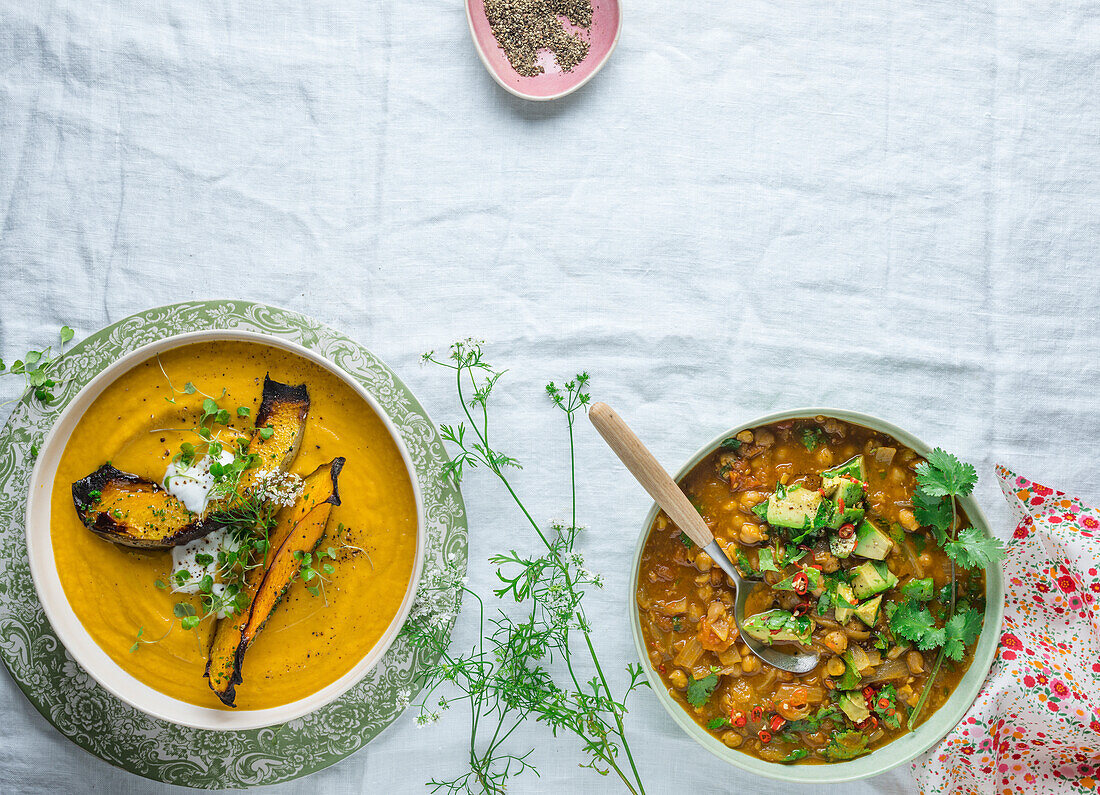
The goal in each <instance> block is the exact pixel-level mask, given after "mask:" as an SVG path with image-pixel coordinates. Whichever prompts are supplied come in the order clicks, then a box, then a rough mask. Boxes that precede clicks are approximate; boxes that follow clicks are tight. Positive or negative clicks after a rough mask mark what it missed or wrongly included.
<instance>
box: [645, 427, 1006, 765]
mask: <svg viewBox="0 0 1100 795" xmlns="http://www.w3.org/2000/svg"><path fill="white" fill-rule="evenodd" d="M819 415H823V416H826V417H834V418H836V419H838V420H843V421H845V422H850V423H852V424H855V425H863V426H865V427H868V428H871V429H872V430H876V431H879V432H881V433H886V434H889V435H890V436H892V437H894V438H895V439H897V440H898V441H899V442H901V443H902V444H904V445H906V446H907V447H910V448H912V449H913V450H914V451H916V452H917V453H918V454H919V455H922V456H927V455H928V453H930V452H931V451H932V448H931V447H929V446H928V445H927V444H925V443H924V442H922V441H921V440H920V439H918V438H917V437H916V436H914V435H913V434H911V433H909V432H908V431H904V430H902V429H901V428H899V427H897V426H896V425H893V424H892V423H889V422H886V421H885V420H881V419H879V418H878V417H872V416H871V415H869V414H860V413H858V412H855V411H845V410H843V409H827V408H802V409H791V410H790V411H783V412H779V413H777V414H769V415H767V416H766V417H760V418H758V419H755V420H752V421H751V422H746V423H744V424H743V425H738V426H737V427H736V428H732V429H731V430H728V431H726V432H725V433H723V434H721V435H720V436H717V437H715V438H714V439H713V440H712V441H711V442H710V443H708V444H706V445H704V446H703V447H702V448H700V449H699V451H698V452H696V453H695V455H693V456H692V457H691V459H690V460H688V462H687V463H686V464H684V466H683V467H681V468H680V471H679V472H677V473H676V476H675V480H676V481H677V482H679V481H680V480H682V479H683V478H684V477H685V476H686V475H687V474H688V473H689V472H691V470H693V469H694V468H695V467H696V465H698V464H699V462H700V461H702V460H703V459H704V458H706V457H707V456H708V455H710V454H711V453H713V452H714V451H715V450H717V449H718V446H719V444H721V442H722V440H723V439H726V438H728V437H730V436H733V435H735V434H737V433H739V432H740V431H743V430H746V429H749V428H757V427H759V426H761V425H768V424H770V423H773V422H782V421H783V420H789V419H795V418H800V417H816V416H819ZM959 502H960V504H961V505H962V507H963V508H964V509H965V511H966V515H967V516H968V517H969V518H970V522H971V524H972V525H973V526H974V527H977V528H978V529H980V530H982V531H983V532H985V533H986V534H987V535H988V534H989V523H988V522H987V521H986V518H985V514H983V513H982V509H981V508H980V507H979V506H978V503H977V502H975V500H974V498H973V497H964V498H962V499H960V500H959ZM658 510H659V508H658V506H657V505H656V504H654V505H653V507H652V508H650V510H649V513H648V514H647V515H646V518H645V524H644V525H642V532H641V534H640V535H639V537H638V542H637V544H636V545H635V548H634V561H633V564H632V565H631V569H630V584H631V588H630V629H631V631H632V633H633V635H634V648H635V650H636V651H637V652H638V657H639V658H640V659H641V663H642V669H643V670H644V671H645V673H646V677H647V678H648V679H649V685H650V688H651V689H652V690H653V692H654V693H655V694H656V695H657V700H658V701H660V702H661V706H663V707H664V708H665V710H667V712H668V714H669V715H671V716H672V719H673V720H674V721H675V722H676V723H677V724H678V725H679V726H680V728H681V729H683V730H684V732H685V733H687V734H688V735H689V736H690V737H691V738H692V739H693V740H695V741H696V742H697V743H699V744H700V745H701V746H703V747H704V748H706V749H707V750H708V751H710V752H711V753H712V754H714V755H715V756H717V757H719V758H720V759H723V760H725V761H726V762H729V763H730V764H732V765H734V766H736V767H739V768H742V769H743V770H747V771H749V772H750V773H756V774H758V775H761V776H767V777H768V778H774V779H779V780H781V781H788V782H793V783H800V784H825V783H830V782H831V783H838V782H842V781H855V780H857V779H861V778H867V777H869V776H876V775H878V774H879V773H885V772H886V771H887V770H890V769H891V768H894V767H897V766H898V765H901V764H905V763H906V762H910V761H912V760H913V759H914V758H916V757H917V756H919V755H920V754H922V753H924V752H925V751H927V750H928V749H929V748H931V747H932V746H933V745H935V744H936V743H937V742H939V741H940V739H941V738H943V736H944V735H945V734H947V732H949V731H951V729H952V728H953V727H954V726H955V724H957V723H958V722H959V721H960V720H961V719H962V717H963V715H965V714H966V711H967V710H968V709H970V705H971V704H973V703H974V699H976V698H977V697H978V691H979V690H981V687H982V683H984V682H985V677H986V675H987V674H988V673H989V668H990V666H991V665H992V664H993V657H994V655H995V654H996V651H997V641H998V640H999V638H1000V636H1001V620H1002V618H1003V617H1004V574H1003V572H1002V571H1001V566H1000V564H999V563H998V564H994V565H993V566H992V567H990V568H989V569H987V570H986V573H985V594H986V606H985V617H984V619H985V623H984V624H983V625H982V634H981V637H979V638H978V645H977V647H976V649H975V651H974V661H973V662H972V663H971V665H970V668H969V669H968V670H967V672H966V674H965V675H964V676H963V678H962V681H961V682H959V686H958V687H957V688H955V692H954V693H952V694H951V698H950V699H948V701H947V703H946V704H944V705H943V706H942V707H940V708H939V709H938V710H936V712H935V713H933V714H932V716H931V717H929V718H928V719H926V720H925V721H924V723H922V724H921V725H920V726H918V727H917V729H916V731H914V732H910V733H909V734H905V735H902V736H901V737H899V738H898V739H896V740H894V741H893V742H891V743H889V744H887V745H884V746H883V747H882V748H879V749H877V750H875V751H872V752H871V753H869V754H866V755H865V756H861V757H858V758H856V759H853V760H851V761H848V762H834V763H832V764H827V765H825V764H822V765H784V764H779V763H776V762H765V761H764V760H762V759H758V758H756V757H755V756H749V755H748V754H746V753H742V752H741V751H738V750H736V749H733V748H729V747H727V746H726V745H725V744H724V743H722V742H721V741H719V740H718V739H717V738H716V737H714V736H713V735H711V734H710V732H708V731H706V730H705V729H703V728H702V727H701V726H700V725H699V724H698V723H696V722H695V721H694V720H692V718H691V716H690V715H688V714H687V712H685V711H684V708H683V707H682V706H680V704H679V703H677V702H676V701H675V700H674V699H673V698H672V696H670V695H669V694H668V690H667V689H666V687H665V685H664V683H663V682H662V681H661V677H660V676H659V675H658V674H657V672H656V671H654V670H653V666H652V664H651V663H650V661H649V654H648V653H647V652H646V647H645V638H644V637H643V635H642V625H641V620H640V619H639V617H638V606H637V604H636V603H635V601H634V597H635V590H636V588H637V582H638V573H639V570H640V569H641V565H642V550H643V548H644V547H645V542H646V539H647V538H648V537H649V529H650V528H651V527H652V526H653V522H654V520H655V519H656V518H657V512H658Z"/></svg>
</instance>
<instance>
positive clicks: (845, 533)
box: [836, 524, 856, 538]
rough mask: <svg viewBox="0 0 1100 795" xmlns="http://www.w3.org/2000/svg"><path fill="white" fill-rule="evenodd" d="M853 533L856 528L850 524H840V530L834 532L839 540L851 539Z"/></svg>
mask: <svg viewBox="0 0 1100 795" xmlns="http://www.w3.org/2000/svg"><path fill="white" fill-rule="evenodd" d="M855 532H856V527H855V525H852V524H842V525H841V526H840V529H839V530H837V531H836V534H837V535H838V536H840V537H841V538H851V537H852V535H853V534H854V533H855Z"/></svg>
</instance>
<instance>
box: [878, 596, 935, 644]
mask: <svg viewBox="0 0 1100 795" xmlns="http://www.w3.org/2000/svg"><path fill="white" fill-rule="evenodd" d="M890 629H891V630H893V632H894V634H895V635H899V636H900V637H903V638H905V639H906V640H910V641H912V642H913V643H915V644H916V645H917V648H918V649H920V650H921V651H928V650H929V649H934V648H936V647H937V646H942V645H943V641H944V630H943V628H942V627H937V626H936V619H935V618H933V616H932V613H931V612H930V611H929V610H928V608H927V607H925V606H924V604H922V603H915V602H905V603H904V604H902V605H901V606H900V607H898V609H897V610H896V611H894V615H893V617H892V618H891V619H890Z"/></svg>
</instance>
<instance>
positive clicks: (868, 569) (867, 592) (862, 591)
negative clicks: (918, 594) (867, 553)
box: [852, 560, 898, 599]
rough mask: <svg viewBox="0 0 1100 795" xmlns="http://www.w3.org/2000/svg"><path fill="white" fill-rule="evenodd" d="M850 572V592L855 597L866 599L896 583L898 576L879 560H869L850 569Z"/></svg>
mask: <svg viewBox="0 0 1100 795" xmlns="http://www.w3.org/2000/svg"><path fill="white" fill-rule="evenodd" d="M852 573H853V577H852V593H854V594H855V595H856V598H857V599H867V598H869V597H872V596H874V595H875V594H877V593H882V592H883V591H888V590H890V589H891V588H893V587H894V586H895V585H897V584H898V578H897V577H895V576H894V575H893V574H892V573H891V571H890V570H889V569H888V568H886V564H885V563H883V562H882V561H881V560H874V561H871V560H869V561H867V562H866V563H863V564H861V565H859V566H856V567H855V568H854V569H852Z"/></svg>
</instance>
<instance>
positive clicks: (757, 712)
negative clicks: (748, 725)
mask: <svg viewBox="0 0 1100 795" xmlns="http://www.w3.org/2000/svg"><path fill="white" fill-rule="evenodd" d="M763 718H764V708H763V707H761V706H760V705H757V706H755V707H753V708H752V722H753V723H757V722H758V721H760V720H762V719H763Z"/></svg>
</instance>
